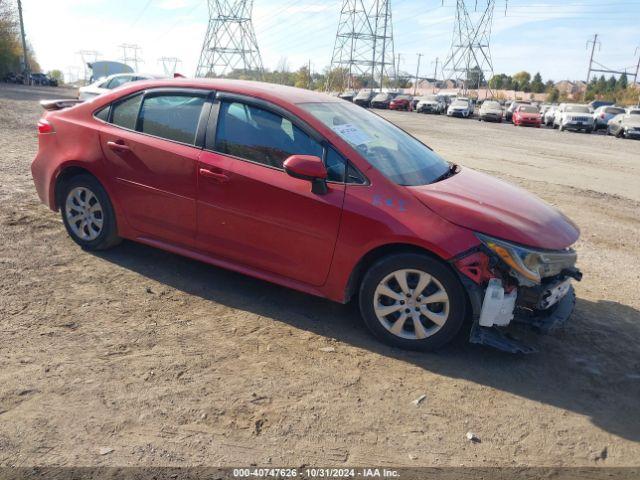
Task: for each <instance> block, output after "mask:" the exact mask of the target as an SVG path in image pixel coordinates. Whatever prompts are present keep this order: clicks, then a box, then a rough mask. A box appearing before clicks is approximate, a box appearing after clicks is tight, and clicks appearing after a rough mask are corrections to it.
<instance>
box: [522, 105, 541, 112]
mask: <svg viewBox="0 0 640 480" xmlns="http://www.w3.org/2000/svg"><path fill="white" fill-rule="evenodd" d="M520 111H521V112H524V113H538V109H537V108H536V107H534V106H531V105H523V106H522V107H520Z"/></svg>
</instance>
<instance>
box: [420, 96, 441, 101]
mask: <svg viewBox="0 0 640 480" xmlns="http://www.w3.org/2000/svg"><path fill="white" fill-rule="evenodd" d="M422 100H424V101H425V102H437V101H438V97H436V96H435V95H427V96H426V97H422Z"/></svg>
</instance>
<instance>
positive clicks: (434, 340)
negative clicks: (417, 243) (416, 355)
mask: <svg viewBox="0 0 640 480" xmlns="http://www.w3.org/2000/svg"><path fill="white" fill-rule="evenodd" d="M407 271H408V272H407ZM396 273H398V274H399V275H400V277H404V278H405V279H406V284H407V287H408V288H409V289H411V288H413V290H410V291H411V293H410V294H409V295H407V294H406V293H405V294H403V293H402V292H403V289H402V287H401V286H400V283H399V282H397V281H396V280H395V279H396V278H398V277H396V276H395V274H396ZM423 274H426V275H427V277H429V278H430V279H428V278H427V277H423V276H422V275H423ZM420 279H424V280H423V281H424V282H426V287H423V290H422V291H421V292H419V294H418V293H417V292H415V288H417V287H418V282H419V281H420ZM427 280H428V282H427ZM385 287H386V288H385ZM381 290H386V291H389V292H390V293H392V294H393V295H394V296H393V297H390V296H386V295H385V294H384V293H381ZM442 292H444V297H445V298H446V301H445V302H429V303H428V304H425V303H424V300H418V299H421V298H423V299H424V298H429V297H431V298H433V299H442V298H443V297H442ZM420 294H422V295H423V297H420ZM424 295H426V297H424ZM436 295H438V296H436ZM396 296H397V297H396ZM383 302H384V303H383ZM376 304H377V305H379V307H380V308H383V307H384V306H387V307H388V309H390V310H393V309H394V307H397V308H396V309H395V310H393V311H391V312H390V313H388V314H386V316H385V315H384V314H383V313H384V310H381V309H380V308H379V309H378V312H379V313H380V315H381V318H379V316H378V315H379V313H376ZM359 305H360V313H361V315H362V318H363V320H364V322H365V324H366V325H367V327H368V328H369V330H370V331H371V332H372V333H373V334H374V335H375V336H376V337H377V338H379V339H380V340H381V341H383V342H384V343H386V344H388V345H391V346H393V347H398V348H403V349H407V350H421V351H429V350H434V349H437V348H439V347H442V346H443V345H445V344H446V343H448V342H450V341H451V340H452V339H453V338H454V337H455V336H456V334H457V333H458V331H459V330H460V328H461V327H462V325H463V323H464V320H465V318H466V314H467V312H466V309H467V294H466V292H465V290H464V287H463V286H462V283H461V282H460V280H459V279H458V277H457V276H456V274H455V273H454V272H453V271H452V270H451V269H450V267H449V266H448V265H446V264H444V263H443V262H441V261H439V260H436V259H433V258H431V257H429V256H427V255H422V254H416V253H398V254H392V255H389V256H387V257H384V258H382V259H381V260H379V261H378V262H376V263H375V264H374V265H372V266H371V267H370V268H369V270H368V271H367V273H366V274H365V276H364V278H363V280H362V283H361V284H360V294H359ZM400 305H405V306H404V307H402V306H400ZM416 305H420V307H417V306H416ZM427 305H428V306H427ZM403 310H404V311H403ZM416 312H419V313H416ZM424 313H426V314H427V315H429V317H430V318H436V319H437V322H438V323H435V322H434V321H432V320H430V318H428V317H427V316H426V315H425V314H424ZM416 315H417V320H416V318H414V317H416ZM402 316H404V318H401V317H402ZM399 321H402V323H400V324H398V323H397V322H399ZM414 321H418V322H420V325H421V327H422V328H421V329H420V330H419V331H418V332H416V329H415V325H416V324H415V323H414ZM440 322H442V323H440ZM395 325H399V329H398V332H399V334H395V333H393V332H392V331H391V329H392V328H393V327H394V326H395Z"/></svg>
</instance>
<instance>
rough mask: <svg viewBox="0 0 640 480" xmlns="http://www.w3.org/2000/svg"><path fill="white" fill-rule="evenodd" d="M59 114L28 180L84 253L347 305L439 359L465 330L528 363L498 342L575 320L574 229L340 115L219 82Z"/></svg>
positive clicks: (342, 106)
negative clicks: (145, 257)
mask: <svg viewBox="0 0 640 480" xmlns="http://www.w3.org/2000/svg"><path fill="white" fill-rule="evenodd" d="M71 103H76V105H75V106H72V107H69V108H65V106H68V104H65V103H64V102H60V101H50V102H43V106H44V107H45V109H46V111H45V113H44V115H43V117H42V118H41V119H40V120H39V121H38V153H37V155H36V156H35V158H34V160H33V162H32V164H31V171H32V174H33V180H34V184H35V187H36V191H37V193H38V196H39V198H40V199H41V201H42V202H43V203H45V204H46V205H48V206H49V208H51V209H52V210H55V211H60V215H61V218H62V221H63V223H64V226H65V228H66V230H67V232H68V234H69V236H70V237H71V239H72V240H73V241H74V242H76V243H77V244H78V245H79V246H81V247H82V248H83V249H84V250H90V251H91V250H105V249H108V248H111V247H114V246H115V245H117V244H118V243H119V242H120V240H121V239H122V238H127V239H130V240H134V241H137V242H141V243H144V244H146V245H150V246H153V247H155V248H161V249H164V250H167V251H170V252H173V253H177V254H181V255H185V256H187V257H190V258H193V259H197V260H199V261H204V262H208V263H210V264H212V265H216V266H218V267H222V268H226V269H229V270H234V271H237V272H240V273H243V274H245V275H251V276H254V277H257V278H260V279H263V280H267V281H270V282H274V283H276V284H279V285H283V286H286V287H289V288H294V289H297V290H300V291H302V292H306V293H309V294H313V295H316V296H321V297H325V298H329V299H331V300H334V301H337V302H341V303H347V302H349V301H350V300H351V299H352V298H357V301H358V304H359V307H360V312H361V315H362V318H363V319H364V322H365V323H366V325H367V326H368V327H369V328H370V329H371V331H372V332H373V333H374V334H375V335H376V336H377V337H378V338H380V339H381V340H382V341H385V342H387V343H388V344H390V345H393V346H395V347H401V348H409V349H418V350H429V349H434V348H437V347H440V346H442V345H444V344H445V343H447V342H449V341H450V340H452V339H453V338H454V337H455V336H456V335H457V333H458V332H459V331H460V329H461V328H462V326H463V324H464V322H465V321H467V320H469V321H470V322H473V325H472V326H471V329H470V331H471V336H470V340H471V341H472V342H474V343H483V344H485V345H493V346H496V347H498V348H501V349H504V350H506V351H509V352H513V353H516V352H523V351H525V352H526V351H531V350H530V349H528V348H527V347H526V346H523V344H522V343H520V342H518V343H516V342H514V341H511V340H510V339H509V337H508V335H505V334H503V333H502V331H503V329H504V328H505V327H507V326H508V324H509V323H511V322H512V320H513V319H514V315H515V316H516V317H517V318H516V321H522V322H525V323H528V324H529V325H530V326H532V327H537V328H539V329H540V330H543V331H544V330H547V329H552V328H553V327H554V326H556V325H557V324H560V323H562V322H564V321H565V320H567V318H568V317H569V316H570V315H571V312H572V310H573V306H574V304H575V294H574V291H573V287H572V285H571V282H572V279H575V280H579V279H580V278H581V273H580V271H579V270H578V269H577V268H576V259H577V257H576V252H575V251H574V250H572V249H571V246H572V245H573V244H574V243H575V242H576V240H578V237H579V229H578V227H577V226H576V225H575V224H574V223H573V222H571V220H569V219H568V218H567V217H566V216H564V215H563V214H562V213H560V212H559V211H558V210H556V209H555V208H554V207H552V206H551V205H549V204H547V203H546V202H544V201H542V200H540V199H539V198H537V197H536V196H534V195H532V194H530V193H528V192H526V191H524V190H522V189H520V188H519V187H517V186H515V185H511V184H509V183H507V182H505V181H503V180H499V179H497V178H494V177H492V176H490V175H487V174H485V173H481V172H477V171H475V170H472V169H470V168H467V167H460V166H458V165H456V164H454V163H449V162H447V161H445V160H444V159H443V158H442V157H440V156H439V155H438V154H437V153H435V152H434V151H433V150H432V149H431V148H429V147H428V146H426V145H425V144H423V143H422V142H420V141H419V140H417V139H416V138H414V137H412V136H411V135H409V134H408V133H406V132H404V131H403V130H402V129H400V128H398V127H396V126H395V125H394V124H392V123H390V122H388V121H386V120H384V119H383V118H381V117H380V116H378V115H375V114H373V113H371V112H369V111H367V110H364V109H362V108H358V107H357V106H356V105H353V104H352V103H349V102H345V101H342V100H340V99H339V98H337V97H332V96H329V95H324V94H320V93H317V92H312V91H309V90H303V89H295V88H292V87H285V86H281V85H273V84H265V83H258V82H243V81H236V80H226V79H224V80H213V79H184V80H161V81H147V82H132V83H130V84H127V85H124V86H123V87H122V88H119V89H117V90H116V91H111V92H110V93H107V94H105V95H101V96H99V97H97V98H96V99H94V100H93V101H91V102H79V103H77V102H73V101H72V102H71ZM210 113H211V114H210ZM258 206H259V208H258ZM285 247H286V248H285ZM77 255H78V256H79V255H81V253H80V252H78V253H77ZM185 273H186V272H185ZM236 293H237V294H238V295H242V294H243V293H244V294H246V295H252V292H251V289H242V288H240V289H238V292H236ZM494 326H499V327H500V329H499V330H497V329H496V328H493V327H494ZM523 348H524V350H523Z"/></svg>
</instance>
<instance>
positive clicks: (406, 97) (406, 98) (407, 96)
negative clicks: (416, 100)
mask: <svg viewBox="0 0 640 480" xmlns="http://www.w3.org/2000/svg"><path fill="white" fill-rule="evenodd" d="M395 100H411V97H410V96H409V95H399V96H397V97H396V98H395Z"/></svg>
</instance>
